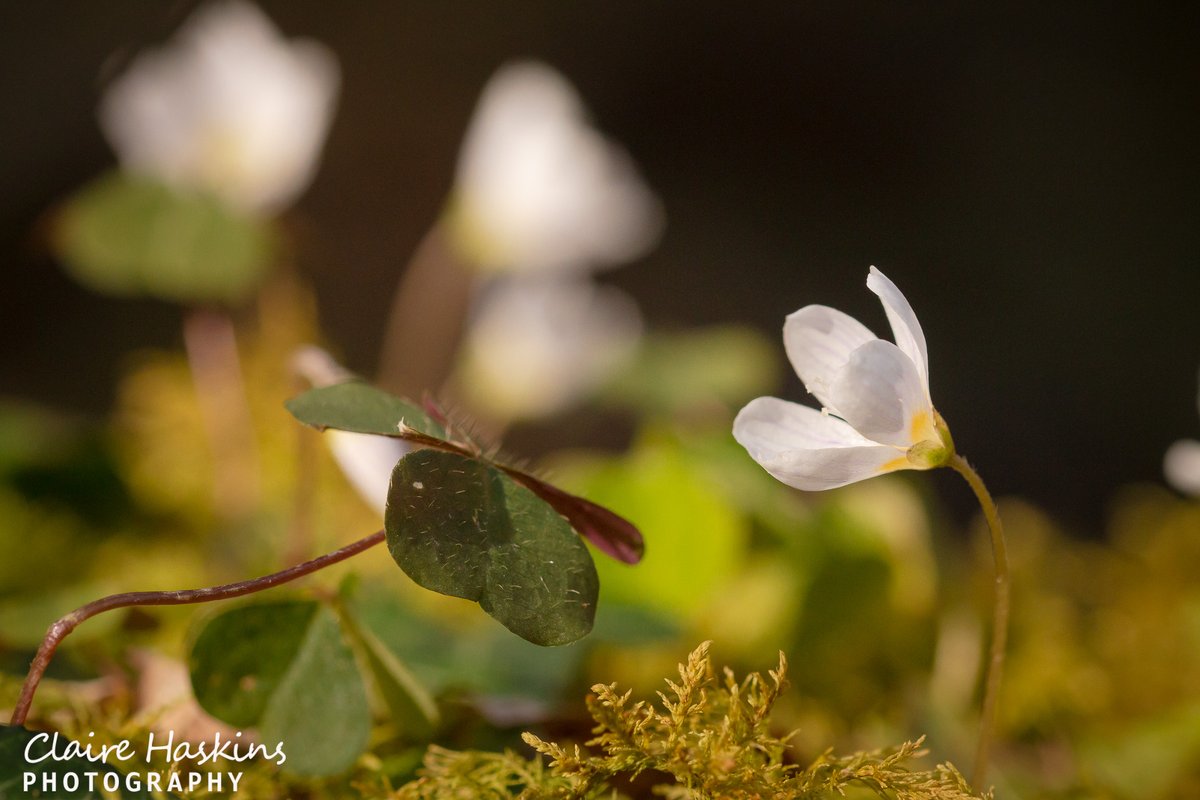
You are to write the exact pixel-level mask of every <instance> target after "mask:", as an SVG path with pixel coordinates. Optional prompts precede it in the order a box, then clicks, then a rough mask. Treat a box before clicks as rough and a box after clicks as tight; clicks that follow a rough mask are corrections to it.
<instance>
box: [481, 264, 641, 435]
mask: <svg viewBox="0 0 1200 800" xmlns="http://www.w3.org/2000/svg"><path fill="white" fill-rule="evenodd" d="M641 334H642V318H641V313H640V312H639V311H638V307H637V303H636V302H634V300H633V298H631V297H629V295H627V294H625V293H624V292H622V291H621V290H620V289H617V288H616V287H613V286H600V285H598V284H595V283H593V282H592V281H590V280H588V279H586V278H574V277H556V276H551V277H549V278H546V277H542V276H506V277H504V278H497V279H495V280H493V281H492V282H491V283H490V284H488V285H487V286H486V287H485V289H484V291H483V292H482V293H481V294H480V296H479V297H478V299H477V304H476V307H475V309H474V310H473V319H472V321H471V327H470V330H469V331H468V333H467V338H466V343H465V347H464V348H463V363H462V375H461V377H462V383H463V387H464V390H465V391H466V392H467V393H468V394H469V395H470V397H471V400H472V402H473V404H474V405H476V406H477V407H478V408H481V409H483V410H485V411H487V412H488V413H489V414H491V415H493V416H497V417H500V418H504V419H516V418H525V419H528V418H534V417H539V416H546V415H549V414H553V413H555V412H558V411H561V410H563V409H565V408H567V407H569V406H570V405H571V404H573V403H575V402H577V401H579V400H580V399H582V398H583V397H585V396H586V395H587V394H588V393H589V392H592V391H594V390H596V389H597V388H599V387H600V386H601V385H602V384H603V383H604V382H605V381H606V380H608V379H609V378H610V377H611V376H612V375H613V374H614V373H615V372H616V371H617V370H618V369H620V368H621V367H623V366H624V365H625V364H626V363H627V362H628V361H629V359H630V358H631V357H632V356H633V355H634V353H635V352H636V350H637V345H638V342H639V341H640V339H641Z"/></svg>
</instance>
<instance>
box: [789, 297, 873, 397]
mask: <svg viewBox="0 0 1200 800" xmlns="http://www.w3.org/2000/svg"><path fill="white" fill-rule="evenodd" d="M874 339H875V334H873V333H871V332H870V331H869V330H867V328H866V326H864V325H863V324H862V323H861V322H859V321H858V320H856V319H854V317H851V316H850V315H848V314H844V313H842V312H841V311H838V310H837V309H834V308H829V307H828V306H820V305H812V306H805V307H804V308H802V309H800V310H799V311H796V312H795V313H792V314H789V315H788V318H787V321H786V322H784V324H783V346H784V349H785V350H787V356H788V360H790V361H791V362H792V368H793V369H795V370H796V374H797V375H799V376H800V380H802V381H803V382H804V388H806V389H808V391H809V392H810V393H811V394H812V395H813V397H816V398H817V400H819V401H820V402H821V404H822V405H824V406H826V407H827V408H830V409H835V408H836V404H835V403H834V402H833V400H832V395H831V392H832V390H833V382H834V380H836V379H837V376H838V374H839V373H840V372H841V371H842V369H843V368H844V367H845V366H846V362H847V361H848V360H849V358H850V354H851V353H853V352H854V351H855V350H857V349H858V348H859V347H861V346H862V345H864V344H866V343H867V342H870V341H872V340H874Z"/></svg>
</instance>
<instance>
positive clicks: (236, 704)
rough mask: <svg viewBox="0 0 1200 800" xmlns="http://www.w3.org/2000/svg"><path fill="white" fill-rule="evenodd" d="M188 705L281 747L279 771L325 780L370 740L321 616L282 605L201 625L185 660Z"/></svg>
mask: <svg viewBox="0 0 1200 800" xmlns="http://www.w3.org/2000/svg"><path fill="white" fill-rule="evenodd" d="M190 667H191V675H192V688H193V691H194V692H195V694H196V699H197V700H198V701H199V702H200V705H201V706H203V707H204V709H205V710H206V711H208V712H209V713H210V714H212V715H213V716H215V717H217V718H218V719H221V720H224V721H225V722H228V723H229V724H231V725H235V726H239V727H240V726H257V727H258V728H259V729H260V731H261V734H262V739H263V741H264V743H265V744H267V746H268V747H269V746H270V745H271V744H272V743H274V742H281V743H282V747H283V751H284V753H285V754H286V756H287V760H286V761H285V762H284V769H286V770H287V771H289V772H292V773H294V774H298V775H332V774H335V773H338V772H341V771H343V770H345V769H347V768H348V767H349V766H350V765H352V764H353V763H354V760H355V759H356V758H357V757H358V755H359V754H360V753H362V751H363V749H364V748H365V747H366V745H367V739H368V737H369V735H370V728H371V714H370V708H369V707H368V705H367V696H366V689H365V687H364V685H363V680H362V676H361V675H360V674H359V671H358V667H357V664H356V662H355V659H354V653H353V652H352V651H351V650H350V647H349V646H348V644H347V642H346V639H345V636H344V635H343V632H342V630H341V628H340V626H339V624H338V618H337V616H336V615H335V614H334V613H333V611H331V610H330V609H329V608H327V607H325V606H323V605H321V604H320V603H317V602H315V601H307V600H285V601H276V602H271V603H260V604H254V605H247V606H241V607H238V608H234V609H231V610H229V611H226V612H224V613H222V614H220V615H218V616H216V617H214V618H213V619H211V620H210V621H209V623H208V624H207V625H206V626H205V628H204V629H203V630H202V631H201V632H200V634H199V635H198V636H197V637H196V640H195V643H194V644H193V645H192V652H191V657H190Z"/></svg>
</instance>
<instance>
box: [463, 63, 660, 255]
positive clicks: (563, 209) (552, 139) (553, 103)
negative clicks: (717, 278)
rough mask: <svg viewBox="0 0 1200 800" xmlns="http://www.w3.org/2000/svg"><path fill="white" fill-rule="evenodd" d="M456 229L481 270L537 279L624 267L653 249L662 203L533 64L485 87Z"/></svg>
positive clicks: (571, 94) (562, 86) (560, 81)
mask: <svg viewBox="0 0 1200 800" xmlns="http://www.w3.org/2000/svg"><path fill="white" fill-rule="evenodd" d="M457 190H458V193H459V197H458V200H459V201H460V202H461V204H462V208H461V215H462V217H463V219H461V220H458V222H459V223H460V225H461V230H462V234H463V235H464V236H466V237H468V238H470V239H471V240H472V241H471V242H468V243H466V244H467V245H468V246H467V249H468V251H470V254H471V255H472V257H473V258H474V259H475V260H477V261H478V262H480V263H479V265H480V266H483V267H488V268H491V269H497V270H511V271H538V270H558V269H563V268H576V269H578V268H581V267H595V266H601V265H611V264H618V263H621V262H624V261H628V260H630V259H632V258H635V257H637V256H639V255H641V254H642V253H643V252H645V251H646V250H647V249H649V248H650V246H651V245H653V244H654V242H655V241H656V240H657V238H658V235H659V232H660V230H661V227H662V212H661V207H660V204H659V201H658V199H657V198H656V197H655V196H654V194H653V193H651V192H650V190H649V189H648V188H647V187H646V186H645V184H644V183H643V181H642V179H641V177H640V175H639V174H638V172H637V169H636V168H635V167H634V165H633V162H632V160H631V159H630V158H629V156H628V155H627V154H626V153H625V152H624V150H622V149H621V148H620V147H619V146H617V145H616V144H614V143H612V142H610V141H609V140H608V139H607V138H606V137H604V136H603V135H602V134H600V133H599V132H598V131H596V130H595V129H594V128H592V127H591V125H590V124H589V123H588V121H587V118H586V113H585V110H584V107H583V103H582V101H581V100H580V98H579V96H578V94H577V93H576V91H575V89H574V88H573V87H572V86H571V85H570V84H569V83H568V82H567V80H566V79H565V78H563V76H562V75H560V74H559V73H558V72H556V71H555V70H553V69H551V68H550V67H548V66H546V65H545V64H539V63H536V62H526V63H517V64H510V65H507V66H505V67H503V68H502V69H500V70H499V71H498V72H497V73H496V75H495V76H494V77H493V78H492V79H491V80H490V81H489V82H488V85H487V86H486V87H485V89H484V91H483V95H482V96H481V98H480V100H479V106H478V108H477V110H476V112H475V116H474V119H473V120H472V122H471V126H470V129H469V130H468V132H467V136H466V139H465V141H464V144H463V149H462V154H461V156H460V158H459V164H458V181H457Z"/></svg>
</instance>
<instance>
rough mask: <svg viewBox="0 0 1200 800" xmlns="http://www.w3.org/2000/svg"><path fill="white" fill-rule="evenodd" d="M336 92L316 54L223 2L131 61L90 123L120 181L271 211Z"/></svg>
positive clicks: (287, 193) (315, 143)
mask: <svg viewBox="0 0 1200 800" xmlns="http://www.w3.org/2000/svg"><path fill="white" fill-rule="evenodd" d="M338 83H339V71H338V66H337V60H336V59H335V58H334V56H333V54H332V53H331V52H330V51H329V50H328V49H327V48H325V47H322V46H321V45H318V44H316V43H315V42H310V41H305V40H291V41H289V40H286V39H284V38H283V36H282V35H281V34H280V33H279V31H278V30H277V29H276V28H275V26H274V25H273V24H272V23H271V21H270V20H269V19H268V18H267V17H266V15H265V14H263V12H262V11H260V10H259V9H258V8H257V7H256V6H254V5H253V4H251V3H247V2H244V1H243V0H223V1H222V2H213V3H209V4H207V5H204V6H202V7H201V8H200V9H199V10H197V11H196V13H194V14H193V15H192V16H191V17H189V18H188V20H187V21H186V22H185V23H184V25H183V26H182V27H181V28H180V29H179V31H178V33H177V34H176V35H175V36H174V37H173V38H172V40H171V41H170V43H168V45H166V46H164V47H163V48H161V49H159V50H153V51H149V52H146V53H144V54H142V55H140V56H139V57H138V58H137V59H136V60H135V61H134V62H133V64H132V65H131V66H130V68H129V69H128V70H127V71H126V72H125V73H124V74H122V75H121V76H120V77H119V78H118V79H117V80H116V81H114V82H113V84H112V85H111V87H110V88H109V90H108V91H107V92H106V93H105V96H104V98H103V99H102V102H101V106H100V121H101V126H102V127H103V129H104V132H105V134H106V136H107V137H108V139H109V141H110V142H111V143H112V146H113V149H114V150H116V151H117V155H118V157H119V158H120V160H121V163H122V166H123V167H125V168H126V169H130V170H135V171H138V172H141V173H143V174H147V175H150V176H151V177H154V178H156V179H158V180H162V181H166V182H168V183H172V184H175V185H178V186H181V187H183V188H186V189H191V190H201V191H209V192H213V193H215V194H217V195H219V196H220V197H222V198H223V199H224V200H226V201H227V202H229V203H230V204H232V205H234V206H237V207H239V208H242V209H244V210H247V211H251V212H266V211H274V210H278V209H279V208H280V207H282V206H284V205H286V204H287V203H289V202H291V201H292V200H293V199H294V198H295V197H296V195H298V194H299V193H300V192H301V191H302V190H303V189H304V188H305V187H306V186H307V185H308V183H309V181H310V180H311V178H312V176H313V173H314V171H315V169H316V162H317V158H318V155H319V152H320V149H321V145H322V143H323V142H324V139H325V134H326V132H327V130H328V128H329V123H330V120H331V118H332V113H333V104H334V99H335V97H336V94H337V90H338Z"/></svg>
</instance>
